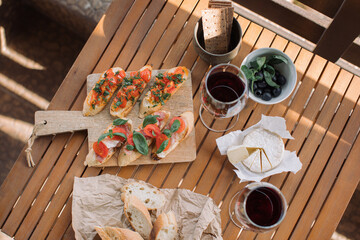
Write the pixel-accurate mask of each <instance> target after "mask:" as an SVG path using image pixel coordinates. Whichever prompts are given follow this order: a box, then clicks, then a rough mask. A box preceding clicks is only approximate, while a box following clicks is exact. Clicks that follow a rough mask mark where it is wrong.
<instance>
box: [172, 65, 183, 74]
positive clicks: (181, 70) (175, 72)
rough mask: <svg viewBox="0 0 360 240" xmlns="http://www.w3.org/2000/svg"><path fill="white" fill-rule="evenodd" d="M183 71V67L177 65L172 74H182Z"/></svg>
mask: <svg viewBox="0 0 360 240" xmlns="http://www.w3.org/2000/svg"><path fill="white" fill-rule="evenodd" d="M183 73H184V69H183V68H182V67H178V68H176V69H175V71H174V75H175V74H181V75H182V74H183Z"/></svg>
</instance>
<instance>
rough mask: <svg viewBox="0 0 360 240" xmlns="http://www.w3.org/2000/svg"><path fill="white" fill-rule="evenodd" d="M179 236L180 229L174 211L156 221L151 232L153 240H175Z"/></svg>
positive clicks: (161, 215) (160, 216) (163, 214)
mask: <svg viewBox="0 0 360 240" xmlns="http://www.w3.org/2000/svg"><path fill="white" fill-rule="evenodd" d="M177 236H178V227H177V223H176V218H175V214H174V212H173V211H170V212H168V213H162V214H160V215H159V217H158V218H157V219H156V221H155V223H154V227H153V229H152V231H151V235H150V239H151V240H175V239H177Z"/></svg>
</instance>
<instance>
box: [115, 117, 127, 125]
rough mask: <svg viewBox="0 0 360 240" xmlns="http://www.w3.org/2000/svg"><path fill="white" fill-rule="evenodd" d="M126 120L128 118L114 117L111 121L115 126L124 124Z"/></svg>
mask: <svg viewBox="0 0 360 240" xmlns="http://www.w3.org/2000/svg"><path fill="white" fill-rule="evenodd" d="M128 121H129V120H128V119H121V118H118V119H115V120H114V121H113V125H115V126H119V125H124V124H125V123H127V122H128Z"/></svg>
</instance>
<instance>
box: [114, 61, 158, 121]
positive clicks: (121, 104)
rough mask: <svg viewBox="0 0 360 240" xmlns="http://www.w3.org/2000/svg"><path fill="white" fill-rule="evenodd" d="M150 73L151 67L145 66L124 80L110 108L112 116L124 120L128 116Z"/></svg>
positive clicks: (149, 78) (149, 77)
mask: <svg viewBox="0 0 360 240" xmlns="http://www.w3.org/2000/svg"><path fill="white" fill-rule="evenodd" d="M151 73H152V67H151V66H150V65H146V66H144V67H142V68H141V69H140V70H139V71H134V72H131V73H130V77H129V78H124V81H123V84H122V86H121V88H120V90H119V91H118V92H117V94H116V97H115V98H114V100H113V102H112V104H111V107H110V114H111V115H112V116H114V117H119V118H124V117H126V116H127V115H128V114H129V112H130V111H131V109H132V108H133V106H134V105H135V103H136V101H137V100H138V99H139V97H140V95H141V94H142V93H143V91H144V89H145V87H146V85H147V83H148V82H149V81H150V80H151Z"/></svg>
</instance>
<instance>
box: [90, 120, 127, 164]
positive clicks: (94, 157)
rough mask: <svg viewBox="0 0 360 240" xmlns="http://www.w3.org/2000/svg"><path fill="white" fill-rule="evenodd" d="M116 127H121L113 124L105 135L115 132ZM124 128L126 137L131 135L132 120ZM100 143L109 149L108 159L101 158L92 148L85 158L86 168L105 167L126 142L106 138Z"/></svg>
mask: <svg viewBox="0 0 360 240" xmlns="http://www.w3.org/2000/svg"><path fill="white" fill-rule="evenodd" d="M116 127H119V126H115V125H114V124H113V123H111V124H110V125H109V126H108V127H107V128H106V130H105V131H104V134H105V133H108V132H109V130H110V129H111V130H113V129H114V128H116ZM122 128H124V129H125V131H126V136H128V135H130V134H131V133H132V130H133V127H132V122H131V120H128V121H127V122H126V123H125V124H124V125H123V127H122ZM100 142H101V143H103V144H104V145H105V146H106V148H107V149H108V153H107V155H106V157H101V156H99V155H98V154H97V153H95V151H94V148H93V147H92V148H91V149H90V150H89V153H88V155H87V156H86V158H85V162H84V165H85V166H86V165H88V166H89V167H92V166H101V165H103V164H104V163H106V162H107V161H108V160H109V159H110V158H111V157H112V156H113V155H114V153H115V152H116V151H117V149H118V148H119V147H121V146H122V144H123V143H124V141H121V139H117V138H110V137H106V138H104V139H103V140H102V141H100ZM94 144H95V143H94Z"/></svg>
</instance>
